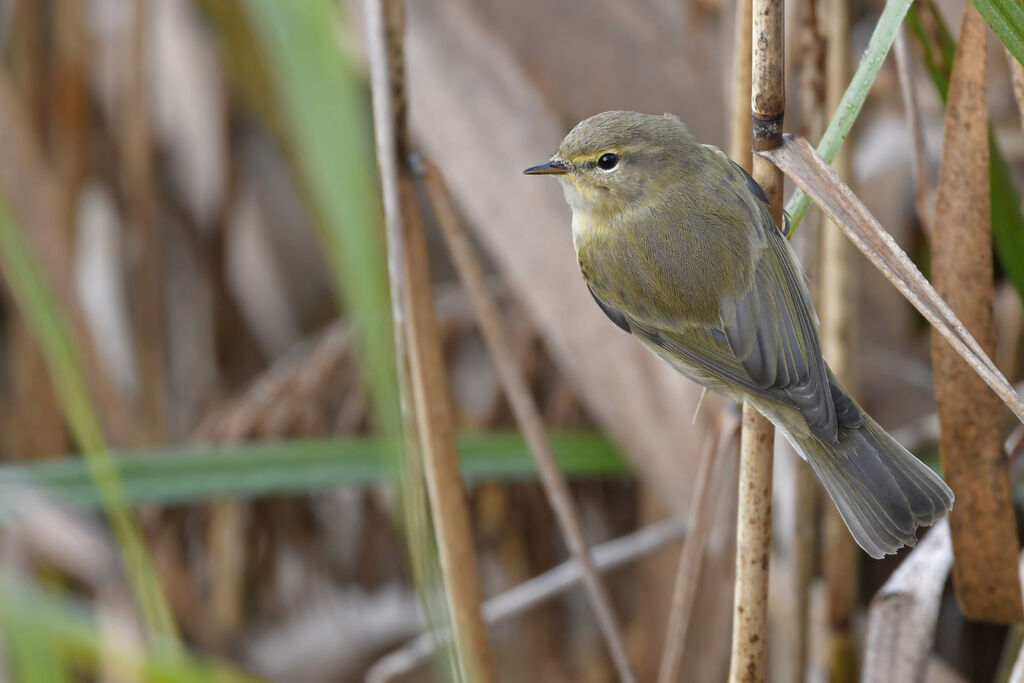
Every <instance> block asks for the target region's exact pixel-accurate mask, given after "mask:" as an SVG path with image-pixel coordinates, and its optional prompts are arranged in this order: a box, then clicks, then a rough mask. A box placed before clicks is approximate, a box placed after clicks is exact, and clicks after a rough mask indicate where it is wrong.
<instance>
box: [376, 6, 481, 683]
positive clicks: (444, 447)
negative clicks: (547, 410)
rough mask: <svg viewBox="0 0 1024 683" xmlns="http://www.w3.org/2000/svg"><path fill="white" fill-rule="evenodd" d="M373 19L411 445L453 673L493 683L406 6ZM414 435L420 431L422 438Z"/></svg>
mask: <svg viewBox="0 0 1024 683" xmlns="http://www.w3.org/2000/svg"><path fill="white" fill-rule="evenodd" d="M367 19H368V45H369V55H370V61H371V81H372V86H373V88H372V90H373V114H374V128H375V131H376V136H377V150H378V161H379V164H380V171H381V187H382V191H383V194H384V210H385V232H386V236H387V245H388V270H389V276H390V281H391V294H392V315H393V318H394V324H395V334H396V345H397V352H398V356H397V362H398V365H399V368H401V370H400V373H399V375H400V380H401V381H400V387H401V394H402V399H403V400H402V410H403V414H404V421H405V425H406V435H407V438H408V439H409V443H410V445H412V446H413V447H414V448H415V447H418V448H419V449H421V451H420V452H421V453H422V471H423V474H424V475H425V479H426V485H427V494H428V500H429V504H430V513H431V518H432V521H433V528H434V533H435V538H436V541H437V550H438V557H439V561H440V566H441V573H442V580H443V583H444V588H445V590H444V593H445V598H446V600H447V606H448V611H449V613H450V616H451V629H452V638H453V642H454V646H455V647H454V650H455V656H456V666H457V670H458V672H459V674H460V676H461V678H462V679H463V680H466V681H472V682H473V683H476V682H477V681H481V682H483V683H488V682H490V681H494V680H495V679H496V675H495V671H494V660H493V656H492V654H491V648H490V643H489V642H488V638H487V630H486V627H485V626H484V623H483V619H482V617H481V614H480V603H481V589H480V579H479V576H478V574H477V567H476V554H475V552H474V548H473V543H472V533H471V528H470V523H469V510H468V504H467V502H466V491H465V487H464V486H463V484H462V479H461V478H460V476H459V470H458V462H457V457H456V453H455V442H454V433H453V417H452V414H451V405H450V403H449V399H448V396H449V393H448V389H447V377H446V375H445V374H444V373H445V369H444V368H445V366H444V362H443V358H442V355H441V347H440V341H439V338H438V330H437V320H436V317H435V314H434V308H433V296H432V293H431V282H430V270H429V265H428V260H427V251H426V238H425V235H424V232H423V218H422V214H421V212H420V206H419V202H418V199H417V196H416V186H415V181H414V179H413V176H412V169H411V167H410V160H411V156H410V141H409V135H408V122H407V112H408V106H407V98H406V96H405V73H404V69H405V67H404V54H403V44H402V41H403V36H404V15H403V5H402V3H401V2H400V1H399V0H390V1H388V0H367ZM413 433H415V434H416V435H417V440H416V441H414V440H413V438H412V434H413ZM413 474H414V475H415V474H416V473H415V472H414V473H413ZM406 486H407V488H409V489H417V488H418V486H419V482H418V481H407V482H406ZM421 561H422V558H421Z"/></svg>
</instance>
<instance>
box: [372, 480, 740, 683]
mask: <svg viewBox="0 0 1024 683" xmlns="http://www.w3.org/2000/svg"><path fill="white" fill-rule="evenodd" d="M726 469H727V468H726V467H722V468H720V469H718V470H716V472H715V476H714V477H713V479H712V482H711V486H712V488H713V489H716V490H717V489H720V488H721V486H722V484H723V483H724V481H725V476H724V475H725V471H726ZM689 527H690V525H688V524H687V523H686V522H685V521H684V520H683V519H682V518H680V517H670V518H668V519H665V520H662V521H660V522H655V523H654V524H651V525H649V526H645V527H643V528H642V529H639V530H637V531H633V532H630V533H628V534H626V535H625V536H620V537H619V538H616V539H614V540H611V541H607V542H605V543H602V544H601V545H597V546H594V547H593V548H591V555H592V557H593V561H594V565H595V567H596V568H597V569H598V571H601V572H609V571H612V570H613V569H617V568H619V567H622V566H625V565H627V564H629V563H631V562H635V561H637V560H640V559H643V558H644V557H647V556H648V555H650V554H651V553H654V552H656V551H658V550H660V549H662V548H664V547H665V546H666V545H668V544H669V543H671V542H673V541H676V540H678V539H679V538H680V537H681V536H683V535H685V534H686V533H687V531H688V528H689ZM582 577H583V570H582V569H581V568H580V564H579V562H577V561H576V560H575V559H572V560H567V561H566V562H563V563H562V564H560V565H558V566H556V567H553V568H551V569H549V570H547V571H546V572H544V573H543V574H538V575H537V576H535V577H533V578H531V579H529V580H528V581H524V582H523V583H521V584H519V585H517V586H514V587H512V588H510V589H508V590H507V591H505V592H503V593H499V594H498V595H495V596H494V597H492V598H489V599H488V600H487V602H486V603H484V607H483V613H484V618H485V619H486V620H487V623H488V624H490V625H492V626H493V625H495V624H499V623H501V622H503V621H506V620H508V619H512V618H515V617H517V616H519V615H521V614H524V613H525V612H527V611H528V610H530V609H532V608H533V607H536V606H538V605H540V604H542V603H544V602H546V601H548V600H552V599H554V598H556V597H558V596H559V595H562V594H564V593H565V592H566V591H568V590H569V589H571V588H572V587H573V586H575V585H576V584H577V583H578V582H579V581H580V580H581V579H582ZM433 652H434V643H433V641H432V640H431V638H430V635H429V634H423V635H421V636H418V637H416V638H414V639H413V640H411V641H409V642H408V643H406V644H405V645H403V646H402V647H401V648H400V649H398V650H395V651H394V652H390V653H388V654H387V655H385V656H384V657H381V658H380V659H379V660H377V662H376V663H375V664H374V665H373V666H372V667H370V670H369V671H368V672H367V674H366V681H367V683H388V682H389V681H393V680H395V679H396V678H398V677H400V676H403V675H405V674H408V673H410V672H411V671H413V670H414V669H416V668H417V667H419V666H421V665H422V664H424V663H425V662H426V660H427V659H428V658H429V657H430V655H431V654H432V653H433Z"/></svg>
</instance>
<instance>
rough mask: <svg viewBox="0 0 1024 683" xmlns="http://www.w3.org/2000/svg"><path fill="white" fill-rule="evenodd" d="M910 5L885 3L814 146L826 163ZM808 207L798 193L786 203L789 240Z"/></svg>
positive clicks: (847, 128)
mask: <svg viewBox="0 0 1024 683" xmlns="http://www.w3.org/2000/svg"><path fill="white" fill-rule="evenodd" d="M911 2H913V0H889V2H887V3H886V5H885V9H884V10H882V16H880V17H879V18H878V24H876V25H875V31H874V33H872V34H871V40H870V41H868V47H867V49H866V50H865V51H864V56H863V57H861V60H860V64H858V65H857V72H856V73H855V74H854V75H853V79H851V80H850V85H849V86H847V88H846V92H845V93H843V97H842V99H841V100H840V101H839V106H838V108H837V109H836V113H835V114H834V115H833V117H832V120H831V121H830V122H829V124H828V128H826V129H825V134H824V135H823V136H822V137H821V142H820V143H818V154H819V155H820V156H821V157H822V158H823V159H824V160H825V161H826V163H832V160H833V159H835V156H836V152H838V151H839V148H840V147H841V146H842V144H843V141H844V140H846V136H847V135H849V133H850V129H851V128H853V124H854V122H855V121H856V120H857V115H858V114H860V109H861V107H862V106H863V105H864V100H865V99H867V96H868V91H869V90H870V89H871V85H872V84H873V83H874V82H875V77H876V76H877V75H878V70H879V69H880V68H881V67H882V62H883V61H885V56H886V55H887V54H888V53H889V48H891V47H892V43H893V40H895V39H896V32H897V31H898V30H899V27H900V25H901V24H902V23H903V17H904V16H906V14H907V10H908V9H909V8H910V4H911ZM809 204H810V200H809V199H808V198H807V195H806V194H804V192H803V191H802V190H797V191H796V192H794V193H793V196H792V197H790V199H789V202H787V203H786V213H787V214H789V234H788V237H790V238H792V237H793V234H794V233H795V232H796V228H797V226H798V225H800V221H801V219H803V217H804V212H805V211H807V207H808V205H809Z"/></svg>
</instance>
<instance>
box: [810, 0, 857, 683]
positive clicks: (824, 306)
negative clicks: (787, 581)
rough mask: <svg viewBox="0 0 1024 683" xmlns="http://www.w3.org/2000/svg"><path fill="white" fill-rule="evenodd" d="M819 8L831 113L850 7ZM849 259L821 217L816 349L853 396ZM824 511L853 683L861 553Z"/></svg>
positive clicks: (836, 670) (833, 514) (834, 645)
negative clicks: (818, 324)
mask: <svg viewBox="0 0 1024 683" xmlns="http://www.w3.org/2000/svg"><path fill="white" fill-rule="evenodd" d="M824 5H825V6H824V11H823V12H822V18H823V21H824V29H825V38H826V41H827V43H826V45H827V48H826V50H827V52H826V61H825V64H826V66H825V72H826V77H825V106H826V111H829V112H832V111H836V110H837V109H838V108H839V102H840V100H841V99H842V97H843V93H844V91H845V88H846V84H847V82H849V80H850V58H849V53H850V40H849V30H850V22H849V13H850V9H849V6H848V3H847V2H846V0H826V2H825V3H824ZM848 150H849V145H846V146H844V147H842V148H840V150H839V152H838V153H837V154H836V157H835V159H834V160H833V161H832V167H833V168H834V169H835V170H836V173H838V174H839V176H840V177H841V178H847V177H849V175H850V155H849V153H848ZM853 256H854V253H853V245H851V244H850V242H849V240H847V239H846V237H845V236H844V235H843V234H842V232H841V231H840V230H839V229H838V228H837V227H836V226H835V225H833V224H832V222H831V221H829V220H827V219H826V220H825V224H824V226H823V229H822V231H821V253H820V264H821V265H820V266H819V268H818V278H819V282H820V290H819V292H820V303H821V305H820V307H819V316H820V318H821V350H822V353H823V354H824V356H825V359H826V360H827V361H828V363H829V366H830V367H831V368H832V371H833V372H835V374H836V377H838V378H839V381H840V382H842V384H843V386H845V387H846V388H847V389H848V390H851V391H853V395H856V394H857V389H856V385H857V382H856V367H855V362H854V358H855V354H854V349H853V344H854V333H855V330H854V328H855V325H856V297H857V292H856V287H857V283H856V279H855V277H854V273H853V266H854V262H853ZM824 509H825V514H824V527H823V534H822V557H821V564H822V573H823V574H824V577H825V585H826V587H827V595H828V631H829V632H828V644H827V656H828V664H827V666H828V676H829V680H830V681H833V682H834V683H842V682H846V681H849V682H852V681H855V680H856V677H857V652H856V645H855V642H854V638H853V633H852V630H851V629H852V626H853V623H852V620H853V615H854V611H855V610H856V607H857V592H858V588H859V582H858V580H857V578H858V577H857V563H858V561H859V560H860V549H859V548H858V547H857V545H856V543H854V540H853V537H852V536H851V535H850V532H849V531H847V529H846V524H845V523H844V522H843V518H842V517H841V516H840V515H839V510H838V509H837V508H836V506H835V505H832V504H826V505H825V506H824Z"/></svg>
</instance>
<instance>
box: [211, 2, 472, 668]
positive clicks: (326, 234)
mask: <svg viewBox="0 0 1024 683" xmlns="http://www.w3.org/2000/svg"><path fill="white" fill-rule="evenodd" d="M204 4H207V5H222V6H223V5H234V6H236V7H237V8H240V10H241V12H240V14H241V15H242V16H243V17H244V18H245V22H244V23H247V24H248V25H249V27H250V29H251V34H252V36H253V37H254V39H255V40H254V42H255V43H256V44H257V46H258V48H257V50H256V52H257V53H259V54H260V55H261V57H262V58H263V60H264V64H265V67H266V81H267V82H268V85H269V87H268V89H269V90H270V91H271V95H270V96H269V97H268V98H266V101H267V102H268V103H269V109H270V113H271V118H272V120H273V121H275V122H276V123H277V125H278V126H279V128H280V130H281V133H282V140H283V142H284V143H285V147H286V149H288V151H289V155H290V157H291V160H292V164H293V166H294V168H295V169H296V170H297V175H298V176H299V178H300V181H301V184H302V185H303V187H304V189H305V192H306V197H307V200H308V203H309V205H310V206H311V207H312V209H313V213H314V215H315V217H316V218H317V219H318V227H319V230H318V236H319V239H320V243H321V247H322V249H323V252H324V254H325V258H326V260H327V263H328V265H329V267H330V269H331V272H332V273H333V275H334V280H335V288H336V290H337V293H338V295H339V297H340V299H341V301H342V302H343V303H344V307H345V309H346V310H347V312H348V313H349V314H350V316H351V318H352V319H353V320H354V322H355V328H356V330H357V333H358V334H359V337H358V339H359V340H360V341H361V342H362V343H361V344H360V350H361V352H362V358H363V366H364V368H365V377H366V379H367V380H368V383H369V386H370V388H371V396H372V397H373V404H374V408H375V410H374V411H373V416H374V418H375V419H376V423H377V425H378V426H379V427H380V429H381V431H382V432H383V433H385V434H389V435H396V434H401V433H402V422H401V419H400V412H399V402H398V381H397V368H396V366H395V344H394V336H393V335H394V330H393V328H392V325H391V308H390V302H389V294H388V283H387V267H386V261H385V249H384V241H383V231H382V230H381V226H382V207H381V203H380V193H379V189H378V187H377V173H376V168H377V167H376V161H375V157H374V150H373V134H372V126H371V121H370V119H371V116H370V106H369V93H368V91H367V90H366V88H365V86H364V84H363V83H362V81H361V79H360V78H359V77H358V76H357V74H356V73H355V70H354V68H353V66H352V64H351V63H350V61H349V59H347V57H346V55H345V53H344V52H343V51H342V49H341V45H340V44H339V37H340V36H341V31H340V28H341V27H340V21H339V10H338V5H337V3H334V2H330V1H329V0H290V1H288V2H281V0H234V2H231V3H225V2H211V1H210V0H205V2H204ZM395 443H396V444H398V443H401V442H400V441H397V440H396V441H395ZM389 460H390V462H392V463H394V464H395V466H396V467H397V468H398V469H399V470H400V475H399V476H398V477H397V478H396V481H398V482H399V493H400V495H399V496H398V498H399V500H400V501H401V502H400V506H401V517H402V519H403V531H404V535H405V538H406V545H407V547H408V549H409V559H410V565H411V567H412V574H413V576H414V578H415V581H416V585H417V588H418V589H419V594H420V595H421V597H422V598H423V604H424V608H425V609H424V612H425V615H426V617H427V621H428V623H429V624H430V625H431V631H432V632H433V633H435V634H437V635H438V636H439V640H441V641H442V643H443V641H444V634H445V633H450V632H451V619H450V615H449V614H448V613H447V607H446V605H447V601H446V599H445V594H444V590H443V587H442V584H441V582H440V580H439V577H440V576H441V569H440V565H439V559H438V553H437V548H436V543H435V538H434V534H433V531H432V528H431V527H432V525H431V519H430V510H429V508H428V506H427V502H426V500H427V497H426V493H425V490H424V487H425V484H424V480H423V477H422V472H421V471H420V470H419V469H418V467H417V465H418V455H417V454H416V453H405V452H404V449H400V450H396V451H395V455H394V457H393V458H390V459H389ZM437 652H438V656H437V657H436V658H435V661H437V662H439V663H441V664H442V669H443V667H444V666H445V664H444V663H445V662H450V661H451V660H452V657H451V652H452V648H450V647H448V646H447V644H445V646H443V647H441V648H439V649H438V650H437ZM455 670H457V669H456V668H454V667H452V666H450V665H448V666H447V671H445V670H442V672H441V673H442V674H444V677H445V678H447V679H452V678H454V676H453V675H451V674H452V672H453V671H455Z"/></svg>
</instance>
